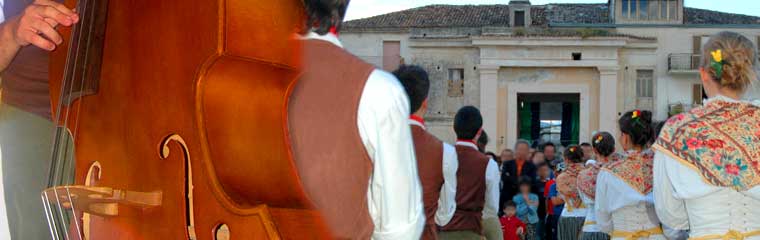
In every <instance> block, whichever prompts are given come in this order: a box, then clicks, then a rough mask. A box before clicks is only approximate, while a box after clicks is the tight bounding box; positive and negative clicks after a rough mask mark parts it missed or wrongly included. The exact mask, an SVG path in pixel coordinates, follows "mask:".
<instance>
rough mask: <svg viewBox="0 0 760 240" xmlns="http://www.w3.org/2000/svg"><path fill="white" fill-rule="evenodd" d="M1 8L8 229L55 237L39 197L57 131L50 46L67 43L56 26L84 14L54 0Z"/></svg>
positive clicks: (3, 0)
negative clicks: (51, 91)
mask: <svg viewBox="0 0 760 240" xmlns="http://www.w3.org/2000/svg"><path fill="white" fill-rule="evenodd" d="M0 8H1V10H2V11H0V73H1V74H0V78H1V79H2V80H1V81H2V82H1V84H2V85H1V86H0V89H2V103H0V148H2V156H1V157H0V159H2V176H3V178H2V185H3V190H4V193H5V196H4V198H3V200H4V202H5V205H6V210H7V213H8V215H7V216H8V225H9V226H8V227H9V228H10V229H9V231H8V232H10V236H11V238H12V239H32V240H35V239H50V232H49V231H48V230H47V221H46V220H45V215H44V211H43V207H42V203H41V202H40V197H39V196H40V192H42V190H43V188H44V187H45V186H46V184H47V174H48V168H49V167H50V161H49V160H50V155H51V153H50V150H51V147H52V142H51V139H52V138H53V137H52V134H53V130H54V127H53V123H52V122H51V121H50V118H51V116H50V94H49V92H48V53H47V51H49V50H53V49H55V47H56V45H58V44H60V43H61V42H62V39H61V36H60V35H59V34H58V32H56V30H55V27H56V26H57V25H64V26H70V25H72V24H74V23H76V22H77V21H78V20H79V17H78V16H77V14H76V13H74V12H73V11H72V10H71V9H67V8H66V7H64V6H63V5H61V4H59V3H57V2H54V1H50V0H36V1H32V0H0ZM3 20H5V21H3ZM4 217H5V216H0V218H4ZM0 222H3V221H0ZM0 238H3V236H0Z"/></svg>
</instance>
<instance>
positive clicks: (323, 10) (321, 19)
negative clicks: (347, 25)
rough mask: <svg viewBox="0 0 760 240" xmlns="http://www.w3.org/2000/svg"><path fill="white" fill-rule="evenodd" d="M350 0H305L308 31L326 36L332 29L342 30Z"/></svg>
mask: <svg viewBox="0 0 760 240" xmlns="http://www.w3.org/2000/svg"><path fill="white" fill-rule="evenodd" d="M348 2H349V0H303V4H304V6H305V7H306V23H305V25H306V26H305V27H306V28H305V29H306V31H314V32H316V33H317V34H319V35H325V34H327V33H328V32H329V31H330V28H333V27H335V28H336V29H338V30H340V25H341V22H343V17H345V16H346V9H347V8H348Z"/></svg>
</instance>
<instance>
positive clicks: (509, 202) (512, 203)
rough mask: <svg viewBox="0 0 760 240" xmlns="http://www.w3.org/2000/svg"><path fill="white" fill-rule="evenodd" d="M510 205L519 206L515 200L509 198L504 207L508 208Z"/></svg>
mask: <svg viewBox="0 0 760 240" xmlns="http://www.w3.org/2000/svg"><path fill="white" fill-rule="evenodd" d="M508 207H513V208H517V204H515V202H513V201H512V200H509V201H507V202H506V203H504V208H508Z"/></svg>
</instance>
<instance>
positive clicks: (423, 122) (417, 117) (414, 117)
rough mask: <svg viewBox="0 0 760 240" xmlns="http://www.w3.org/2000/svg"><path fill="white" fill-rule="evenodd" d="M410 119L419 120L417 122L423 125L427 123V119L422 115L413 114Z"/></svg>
mask: <svg viewBox="0 0 760 240" xmlns="http://www.w3.org/2000/svg"><path fill="white" fill-rule="evenodd" d="M409 119H412V120H414V121H417V122H419V123H421V124H422V125H425V119H424V118H422V117H420V116H417V115H411V116H409Z"/></svg>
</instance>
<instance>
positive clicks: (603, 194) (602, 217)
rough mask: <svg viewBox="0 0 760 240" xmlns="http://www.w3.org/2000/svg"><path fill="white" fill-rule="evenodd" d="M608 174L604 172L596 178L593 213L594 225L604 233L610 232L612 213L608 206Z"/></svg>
mask: <svg viewBox="0 0 760 240" xmlns="http://www.w3.org/2000/svg"><path fill="white" fill-rule="evenodd" d="M610 177H612V176H611V175H610V174H609V173H607V172H605V171H601V172H599V175H598V176H597V177H596V200H595V202H594V210H593V211H594V213H595V214H596V224H597V226H599V229H600V230H601V231H602V232H604V233H608V234H609V233H611V232H612V211H611V210H610V206H609V200H610V198H609V194H608V193H609V191H608V188H609V186H610V183H609V182H610V179H609V178H610Z"/></svg>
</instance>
